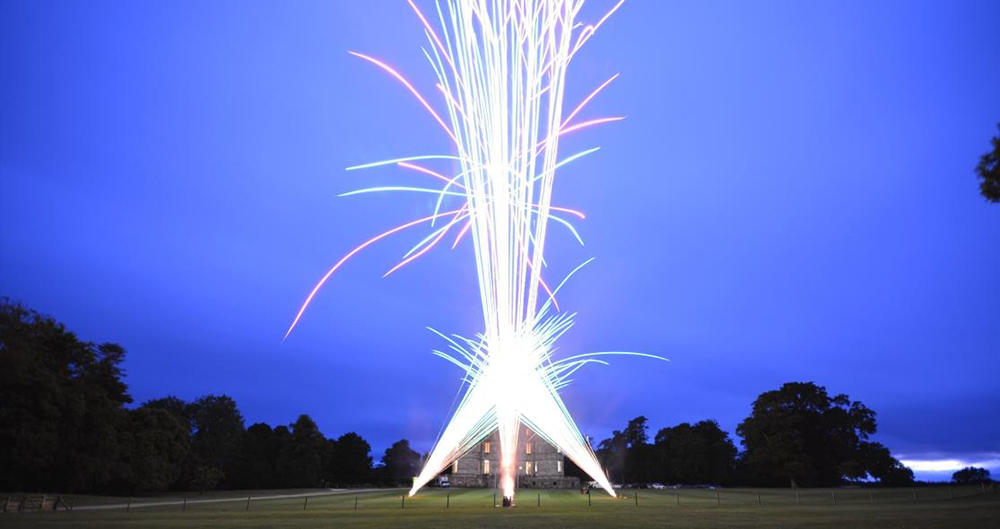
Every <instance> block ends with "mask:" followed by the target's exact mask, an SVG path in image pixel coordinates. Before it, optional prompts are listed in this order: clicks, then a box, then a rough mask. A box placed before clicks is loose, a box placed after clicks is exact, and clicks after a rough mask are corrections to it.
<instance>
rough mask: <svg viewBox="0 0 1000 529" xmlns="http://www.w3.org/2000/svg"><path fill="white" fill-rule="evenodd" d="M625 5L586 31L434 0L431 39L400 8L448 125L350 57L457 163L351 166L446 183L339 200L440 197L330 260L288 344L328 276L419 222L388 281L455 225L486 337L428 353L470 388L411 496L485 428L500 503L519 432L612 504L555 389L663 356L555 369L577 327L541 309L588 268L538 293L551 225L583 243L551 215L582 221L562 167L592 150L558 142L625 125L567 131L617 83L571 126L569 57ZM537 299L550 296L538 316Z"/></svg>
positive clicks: (522, 1)
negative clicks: (419, 110)
mask: <svg viewBox="0 0 1000 529" xmlns="http://www.w3.org/2000/svg"><path fill="white" fill-rule="evenodd" d="M622 1H623V0H622ZM622 1H619V2H618V3H617V4H615V5H614V7H613V8H612V9H611V10H610V11H608V12H607V13H606V14H605V15H604V16H603V17H602V18H601V19H600V20H599V21H598V22H597V23H596V24H594V25H582V24H578V23H577V22H576V21H575V18H576V15H577V14H578V13H579V11H580V9H581V7H582V6H583V0H445V2H444V3H445V7H446V8H445V9H444V10H442V6H441V4H440V3H438V2H436V3H435V7H436V8H437V15H438V21H439V24H440V29H441V31H440V36H439V32H438V30H436V29H435V27H434V25H433V24H431V22H430V21H429V20H428V19H427V17H426V16H424V14H423V12H421V11H420V9H419V8H418V7H417V5H416V4H415V3H414V2H413V1H412V0H407V2H408V3H409V5H410V7H411V8H412V9H413V11H414V12H415V13H416V15H417V17H418V18H419V20H420V22H421V24H422V25H423V27H424V30H425V32H426V34H427V38H428V40H429V41H430V52H428V51H427V50H426V49H425V50H424V55H425V56H426V57H427V59H428V61H429V62H430V64H431V67H432V68H433V69H434V71H435V73H436V74H437V78H438V82H437V84H436V88H437V89H438V90H440V91H441V92H442V94H443V95H444V101H445V106H446V108H447V118H448V120H449V121H450V125H449V124H448V123H446V121H445V119H444V118H442V116H441V114H439V113H438V112H437V111H436V110H435V109H434V107H433V106H432V105H431V104H430V103H429V102H428V100H427V99H426V98H424V96H423V95H421V93H420V92H419V91H418V90H417V89H416V88H415V87H414V86H413V84H412V83H411V82H410V81H408V80H407V79H406V78H405V77H403V75H401V74H400V73H399V72H398V71H397V70H396V69H394V68H393V67H391V66H389V65H388V64H386V63H385V62H383V61H381V60H378V59H376V58H373V57H370V56H368V55H365V54H362V53H357V52H350V53H351V54H352V55H354V56H356V57H359V58H361V59H364V60H365V61H368V62H370V63H372V64H374V65H375V66H377V67H379V68H380V69H382V70H383V71H385V72H386V73H388V74H389V75H391V76H392V77H393V78H395V79H396V80H397V81H399V82H400V84H402V85H403V86H404V87H405V88H406V89H407V90H408V91H409V92H410V93H411V94H412V95H413V96H414V97H415V98H416V99H417V100H418V102H419V103H420V104H421V106H422V107H423V108H424V109H425V110H426V111H427V112H428V113H429V114H430V115H431V117H432V118H433V119H434V120H435V121H436V122H437V123H438V124H439V125H440V126H441V128H442V129H444V131H445V133H446V134H447V135H448V137H449V138H450V140H451V141H452V142H453V144H454V146H455V148H456V150H457V151H458V153H457V156H456V155H425V156H410V157H406V158H397V159H392V160H385V161H381V162H374V163H369V164H364V165H358V166H354V167H349V168H348V170H356V169H366V168H372V167H380V166H386V165H397V166H399V167H401V168H404V169H408V170H411V171H415V172H417V173H421V174H423V175H425V176H428V177H430V178H433V179H435V180H437V181H440V182H443V183H444V185H443V187H441V188H424V187H408V186H381V187H372V188H367V189H360V190H357V191H352V192H348V193H344V194H342V195H341V196H348V195H358V194H366V193H374V192H417V193H434V194H437V195H438V197H437V201H436V204H435V208H434V213H433V214H432V215H430V216H427V217H424V218H421V219H416V220H414V221H411V222H408V223H404V224H402V225H400V226H397V227H396V228H393V229H391V230H388V231H386V232H384V233H382V234H380V235H377V236H375V237H373V238H371V239H369V240H368V241H366V242H364V243H362V244H361V245H360V246H358V247H356V248H355V249H353V250H351V251H350V252H349V253H348V254H347V255H345V256H344V257H343V258H342V259H341V260H340V261H338V262H337V263H336V264H335V265H334V266H333V267H332V268H331V269H330V270H329V271H328V272H327V273H326V275H325V276H323V278H322V279H321V280H320V281H319V283H318V284H317V285H316V286H315V287H314V288H313V290H312V291H311V292H310V293H309V296H308V297H307V298H306V301H305V303H303V305H302V307H301V308H300V309H299V312H298V314H296V316H295V319H294V321H293V322H292V325H291V326H290V327H289V329H288V332H287V333H286V335H285V336H286V337H287V336H288V334H289V333H291V331H292V329H294V328H295V326H296V325H297V324H298V322H299V320H300V319H301V318H302V315H303V313H304V312H305V310H306V308H307V307H308V306H309V304H310V303H311V301H312V300H313V298H314V297H315V295H316V293H317V292H318V291H319V289H320V288H321V287H322V286H323V284H324V283H326V282H327V280H328V279H329V278H330V276H331V275H332V274H333V273H334V272H335V271H337V270H338V269H339V268H340V267H341V266H342V265H343V264H344V263H345V262H346V261H347V260H348V259H350V258H351V257H352V256H354V255H355V254H357V253H358V252H360V251H361V250H363V249H364V248H366V247H368V246H369V245H371V244H373V243H375V242H377V241H379V240H382V239H383V238H385V237H388V236H389V235H392V234H395V233H398V232H400V231H402V230H404V229H407V228H410V227H414V226H417V225H420V224H423V223H425V222H429V223H430V224H431V228H432V230H434V231H432V232H431V233H430V234H429V235H427V236H426V237H425V238H424V239H423V240H422V241H420V242H419V243H418V244H417V245H415V246H414V247H413V248H412V249H411V250H410V251H409V252H407V253H406V254H405V255H404V256H403V259H402V261H401V262H399V263H398V264H396V265H395V266H394V267H392V268H391V269H390V270H389V271H388V272H386V274H385V275H386V276H388V275H390V274H392V273H394V272H395V271H397V270H399V269H400V268H401V267H403V266H405V265H407V264H409V263H411V262H412V261H414V260H415V259H417V258H419V257H420V256H422V255H424V254H426V253H427V252H428V251H430V250H431V249H432V248H434V247H435V246H436V245H437V244H438V243H439V242H440V241H441V240H442V239H443V238H444V237H445V236H446V235H447V233H449V232H450V231H451V229H452V228H453V227H455V226H457V225H458V224H460V223H461V224H463V225H462V228H461V230H460V231H459V233H458V235H457V236H456V238H455V241H454V243H453V244H452V247H453V248H454V247H455V246H457V245H458V244H459V242H460V241H461V240H462V239H463V237H465V236H466V235H467V234H468V235H470V236H471V239H472V241H473V249H474V255H475V258H476V271H477V276H478V280H479V289H480V301H481V304H482V309H483V319H484V330H483V332H482V333H480V334H479V335H477V336H476V337H475V339H468V338H463V337H461V336H458V335H451V336H447V335H444V334H441V333H437V331H434V332H435V333H437V334H438V335H439V336H441V337H442V338H443V339H444V340H446V341H447V342H448V344H449V345H448V350H449V352H444V351H434V354H435V355H437V356H440V357H442V358H444V359H446V360H448V361H450V362H451V363H453V364H455V365H457V366H459V367H460V368H461V369H463V371H464V376H463V383H464V384H465V385H466V388H465V392H464V394H463V396H462V399H461V401H460V402H459V404H458V406H457V407H456V408H455V412H454V414H453V415H452V417H451V419H450V421H449V422H448V424H447V425H446V426H445V428H444V429H443V431H442V432H441V434H440V436H439V438H438V439H437V441H436V443H435V446H434V448H433V450H432V451H431V453H430V455H429V457H428V459H427V461H426V462H425V464H424V467H423V469H422V470H421V472H420V475H419V476H417V478H416V480H415V481H414V484H413V488H412V489H411V490H410V495H413V494H414V493H416V491H417V490H419V489H420V488H421V487H422V486H423V485H425V484H426V483H427V482H428V481H430V480H431V479H433V478H434V477H435V476H437V475H438V474H439V473H440V472H441V471H442V470H444V469H445V468H446V467H447V466H448V465H450V464H451V462H452V461H454V460H456V459H458V458H459V457H461V456H462V455H464V454H465V453H466V452H468V451H469V450H470V449H471V448H472V447H474V446H475V445H476V444H477V443H479V442H481V441H482V440H483V439H484V438H485V437H486V436H488V435H489V434H490V433H491V432H493V431H498V434H499V437H500V468H499V473H500V476H499V477H500V479H499V482H500V486H501V488H502V490H503V495H504V497H505V498H507V499H512V498H513V494H514V485H515V476H516V474H517V468H518V465H517V446H518V438H517V437H518V430H519V425H520V424H522V423H523V424H524V425H526V426H528V427H529V428H531V429H532V430H533V431H534V432H535V433H536V434H537V435H538V436H539V437H541V438H542V439H543V440H545V441H546V442H548V443H550V444H552V445H553V446H555V447H557V448H559V449H560V450H561V451H562V453H563V454H565V455H566V456H567V457H569V458H570V459H571V460H573V461H574V462H575V463H576V464H577V465H578V466H579V467H580V468H581V469H582V470H583V471H584V472H586V473H587V474H589V475H590V476H591V477H593V478H594V480H595V481H597V482H598V483H599V484H600V485H601V486H602V487H603V488H604V489H605V490H606V491H607V492H608V493H609V494H611V495H612V496H613V495H615V493H614V491H613V490H612V488H611V484H610V483H609V482H608V479H607V477H606V476H605V474H604V472H603V471H602V470H601V467H600V464H599V463H598V462H597V458H596V457H595V455H594V452H593V450H592V449H591V447H590V445H589V444H588V443H587V441H586V440H585V438H584V437H583V435H582V434H581V433H580V431H579V429H578V428H577V426H576V424H575V423H574V421H573V419H572V417H571V416H570V414H569V412H568V411H567V410H566V407H565V406H564V405H563V402H562V399H561V398H560V396H559V394H558V390H559V389H561V388H562V387H564V386H565V385H566V384H568V383H569V382H570V379H569V378H568V377H569V376H571V375H572V374H573V373H574V372H576V371H577V370H578V369H580V368H581V367H583V366H585V365H587V364H604V363H606V362H604V361H603V360H600V359H598V358H595V357H598V356H603V355H634V356H643V357H648V358H656V359H661V360H663V358H661V357H658V356H654V355H646V354H640V353H631V352H601V353H588V354H580V355H575V356H570V357H568V358H563V359H561V360H554V359H553V358H552V354H553V351H554V343H555V342H556V340H557V339H558V338H559V337H560V336H562V335H563V334H564V333H565V332H566V331H568V330H569V329H570V328H571V327H572V325H573V317H574V314H567V313H559V314H556V315H549V313H548V309H549V307H550V306H551V307H554V308H555V309H556V310H557V311H558V310H559V306H558V303H557V302H556V294H558V292H559V290H560V289H561V288H562V286H563V285H564V284H565V283H566V281H567V280H568V279H569V278H570V277H571V276H572V275H573V274H574V273H576V272H577V271H578V270H579V269H580V268H582V267H583V266H584V265H585V264H587V263H588V262H590V261H589V260H588V261H587V262H585V263H583V264H581V265H580V266H578V267H576V268H575V269H574V270H573V271H572V272H570V274H569V275H567V276H566V278H564V279H563V280H562V282H560V283H559V285H558V286H556V288H555V289H552V288H550V287H549V285H548V284H546V283H545V281H544V280H543V279H542V275H541V274H542V268H543V266H544V265H545V260H544V248H545V240H546V236H547V226H548V221H549V220H552V221H554V222H556V223H558V224H560V225H562V226H564V227H566V228H567V229H568V230H569V231H570V232H571V233H572V235H573V236H574V237H575V238H576V239H577V240H578V241H579V242H580V243H581V244H583V241H582V239H581V238H580V236H579V234H578V233H577V231H576V229H575V228H574V227H573V225H572V224H571V223H570V222H569V221H567V220H565V219H563V218H561V217H560V216H557V215H554V214H553V212H560V213H565V214H569V215H572V216H575V217H577V218H580V219H583V218H584V214H583V213H581V212H579V211H577V210H574V209H570V208H565V207H558V206H553V205H552V204H551V200H552V186H553V182H554V178H555V173H556V170H557V169H559V168H560V167H562V166H564V165H565V164H567V163H570V162H572V161H574V160H576V159H579V158H580V157H583V156H585V155H588V154H591V153H593V152H596V151H597V150H598V149H597V148H593V149H588V150H585V151H583V152H580V153H576V154H573V155H572V156H569V157H566V158H564V159H562V160H559V159H558V156H557V155H558V144H559V139H560V137H561V136H563V135H565V134H568V133H571V132H575V131H579V130H581V129H585V128H588V127H591V126H595V125H600V124H605V123H611V122H615V121H619V120H621V119H624V118H622V117H605V118H596V119H589V120H586V121H581V122H578V123H576V124H573V123H571V122H572V121H573V119H574V118H575V117H576V116H577V115H578V114H579V113H580V112H581V111H582V110H583V109H584V108H585V107H586V106H587V104H588V103H589V102H590V101H591V100H592V99H593V98H594V97H596V96H597V95H598V94H599V93H600V92H601V91H602V90H603V89H604V88H605V87H607V86H608V85H609V84H610V83H611V82H612V81H614V80H615V79H616V78H617V77H618V74H615V75H613V76H612V77H610V78H609V79H607V80H606V81H604V83H602V84H601V85H599V86H598V87H597V88H596V89H594V90H593V91H592V92H591V93H590V94H589V95H588V96H587V97H586V98H585V99H584V100H583V101H581V102H580V103H579V104H578V105H577V106H576V107H575V108H574V109H573V110H572V111H571V112H570V113H569V114H568V115H567V116H566V117H565V118H563V116H562V114H563V109H562V104H563V94H564V89H565V75H566V69H567V67H568V65H569V63H570V60H571V59H572V58H573V56H574V55H575V54H576V53H577V52H578V51H579V50H580V48H581V47H582V46H583V44H584V43H586V42H587V41H588V40H589V39H590V38H591V37H592V36H593V35H594V33H595V32H596V30H597V29H598V28H599V27H600V26H601V25H602V24H603V23H604V22H605V21H606V20H607V19H608V18H609V17H610V16H611V14H612V13H614V12H615V11H616V10H617V9H618V8H619V7H620V6H621V4H622ZM580 28H582V29H580ZM578 29H579V30H578ZM445 64H447V66H445ZM430 160H449V161H452V162H455V161H457V162H458V163H459V165H460V166H461V169H462V170H461V172H460V173H458V174H457V175H455V176H453V177H450V178H449V177H448V176H445V175H443V174H441V173H440V172H438V171H436V170H434V169H431V168H429V167H426V166H425V165H424V164H423V162H424V161H430ZM414 162H420V163H414ZM446 197H452V198H450V199H449V200H456V199H461V202H462V205H461V207H460V208H459V209H453V210H451V211H446V212H441V211H440V209H441V206H442V203H443V202H444V200H445V199H446ZM444 217H450V219H446V221H445V224H444V225H443V226H441V227H440V228H436V229H435V228H434V224H435V222H436V220H437V219H439V218H444ZM539 289H541V290H542V291H544V293H545V294H546V296H547V298H543V299H545V301H544V303H541V306H539V299H538V298H539Z"/></svg>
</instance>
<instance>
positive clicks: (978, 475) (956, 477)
mask: <svg viewBox="0 0 1000 529" xmlns="http://www.w3.org/2000/svg"><path fill="white" fill-rule="evenodd" d="M951 480H952V481H954V482H955V483H962V484H970V483H985V482H987V481H989V480H990V471H989V470H986V469H985V468H979V467H965V468H963V469H962V470H959V471H958V472H955V473H954V474H952V475H951Z"/></svg>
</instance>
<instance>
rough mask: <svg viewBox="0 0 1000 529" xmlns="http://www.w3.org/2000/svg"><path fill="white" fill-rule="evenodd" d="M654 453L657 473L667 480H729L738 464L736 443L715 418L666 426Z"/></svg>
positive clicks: (716, 482)
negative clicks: (734, 443) (692, 423)
mask: <svg viewBox="0 0 1000 529" xmlns="http://www.w3.org/2000/svg"><path fill="white" fill-rule="evenodd" d="M654 454H655V456H654V464H653V465H652V466H654V467H655V468H654V469H653V471H654V475H655V477H656V478H657V479H659V480H660V481H662V482H665V483H687V484H695V483H715V484H721V483H728V482H729V481H730V480H731V479H732V477H733V471H734V468H735V466H736V446H735V445H733V441H732V440H731V439H730V438H729V434H728V433H726V432H725V431H723V430H722V429H721V428H720V427H719V423H717V422H715V421H714V420H708V421H699V422H697V423H695V424H694V425H693V426H692V425H691V424H689V423H681V424H678V425H677V426H674V427H670V428H663V429H662V430H660V431H659V432H657V434H656V443H655V445H654Z"/></svg>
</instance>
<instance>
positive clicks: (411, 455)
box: [382, 439, 420, 484]
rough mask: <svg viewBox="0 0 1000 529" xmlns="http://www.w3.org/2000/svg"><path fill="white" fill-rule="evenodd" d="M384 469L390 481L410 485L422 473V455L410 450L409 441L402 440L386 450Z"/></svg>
mask: <svg viewBox="0 0 1000 529" xmlns="http://www.w3.org/2000/svg"><path fill="white" fill-rule="evenodd" d="M382 467H383V472H385V474H386V478H387V479H388V480H389V481H391V482H393V483H402V482H406V483H407V484H409V482H410V480H411V478H413V476H416V475H417V473H418V472H419V471H420V454H418V453H417V452H415V451H414V450H413V449H412V448H410V442H409V441H407V440H406V439H400V440H399V441H396V442H395V443H393V445H392V446H390V447H389V448H386V449H385V454H384V455H383V456H382Z"/></svg>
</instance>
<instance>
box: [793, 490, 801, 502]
mask: <svg viewBox="0 0 1000 529" xmlns="http://www.w3.org/2000/svg"><path fill="white" fill-rule="evenodd" d="M795 505H802V498H800V497H799V491H795Z"/></svg>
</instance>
